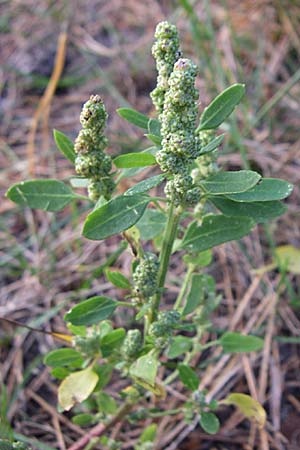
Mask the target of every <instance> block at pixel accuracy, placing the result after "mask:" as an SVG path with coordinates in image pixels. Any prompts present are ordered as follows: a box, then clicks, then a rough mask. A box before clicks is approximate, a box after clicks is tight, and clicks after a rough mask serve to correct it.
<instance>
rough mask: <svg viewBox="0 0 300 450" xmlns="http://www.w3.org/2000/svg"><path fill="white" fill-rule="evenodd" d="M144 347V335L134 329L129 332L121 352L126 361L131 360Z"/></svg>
mask: <svg viewBox="0 0 300 450" xmlns="http://www.w3.org/2000/svg"><path fill="white" fill-rule="evenodd" d="M142 345H143V340H142V334H141V332H140V330H138V329H133V330H129V331H128V332H127V335H126V337H125V339H124V342H123V345H122V348H121V351H122V354H123V356H124V357H125V358H126V359H131V358H133V357H134V356H136V355H137V353H138V352H139V351H140V350H141V348H142Z"/></svg>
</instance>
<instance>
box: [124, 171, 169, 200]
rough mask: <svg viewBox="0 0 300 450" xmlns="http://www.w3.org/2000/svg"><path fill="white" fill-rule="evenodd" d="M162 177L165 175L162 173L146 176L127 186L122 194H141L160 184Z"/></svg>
mask: <svg viewBox="0 0 300 450" xmlns="http://www.w3.org/2000/svg"><path fill="white" fill-rule="evenodd" d="M164 179H165V175H162V174H161V175H155V176H154V177H151V178H147V179H146V180H143V181H140V182H139V183H137V184H135V185H134V186H132V187H131V188H129V189H128V190H127V191H126V192H124V195H134V194H143V193H144V192H147V191H149V190H150V189H152V188H154V187H155V186H158V185H159V184H161V183H162V182H163V181H164Z"/></svg>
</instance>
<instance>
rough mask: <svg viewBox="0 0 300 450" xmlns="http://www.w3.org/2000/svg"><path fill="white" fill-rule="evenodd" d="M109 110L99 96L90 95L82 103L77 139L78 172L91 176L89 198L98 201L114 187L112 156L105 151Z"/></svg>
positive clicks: (110, 192)
mask: <svg viewBox="0 0 300 450" xmlns="http://www.w3.org/2000/svg"><path fill="white" fill-rule="evenodd" d="M107 117H108V116H107V112H106V110H105V106H104V104H103V101H102V99H101V97H100V96H99V95H91V97H90V99H89V100H88V101H87V102H86V103H85V104H84V105H83V108H82V111H81V114H80V122H81V125H82V129H81V130H80V132H79V134H78V136H77V138H76V140H75V146H74V149H75V152H76V153H77V157H76V160H75V170H76V172H77V173H78V175H81V176H83V177H85V178H88V180H89V182H88V192H89V197H90V199H91V200H93V201H97V200H98V199H99V198H100V197H101V196H103V197H104V198H105V199H109V198H110V197H111V194H112V192H113V190H114V188H115V183H114V181H113V179H112V176H111V174H110V171H111V167H112V161H111V157H110V156H108V155H106V154H105V153H104V149H105V148H106V146H107V139H106V137H105V136H104V134H103V132H104V128H105V125H106V120H107Z"/></svg>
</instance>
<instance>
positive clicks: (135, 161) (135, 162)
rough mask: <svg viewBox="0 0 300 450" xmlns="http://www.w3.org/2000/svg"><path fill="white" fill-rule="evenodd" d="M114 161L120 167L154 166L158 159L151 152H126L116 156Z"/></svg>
mask: <svg viewBox="0 0 300 450" xmlns="http://www.w3.org/2000/svg"><path fill="white" fill-rule="evenodd" d="M113 163H114V165H115V166H116V167H118V169H131V168H132V167H148V166H153V165H155V164H156V159H155V157H154V156H153V155H151V153H125V155H119V156H117V157H116V158H114V160H113Z"/></svg>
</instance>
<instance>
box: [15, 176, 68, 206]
mask: <svg viewBox="0 0 300 450" xmlns="http://www.w3.org/2000/svg"><path fill="white" fill-rule="evenodd" d="M6 195H7V197H8V198H9V199H10V200H12V201H13V202H15V203H17V204H19V205H25V206H29V208H33V209H43V210H44V211H52V212H55V211H60V210H61V209H63V208H64V207H65V206H66V205H68V204H69V203H70V202H71V201H72V200H74V199H75V198H76V195H75V194H74V193H73V191H72V190H71V188H70V187H69V186H66V185H65V184H64V183H63V182H62V181H58V180H51V179H49V180H30V181H23V182H22V183H17V184H14V185H13V186H11V187H10V188H9V189H8V191H7V193H6Z"/></svg>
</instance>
